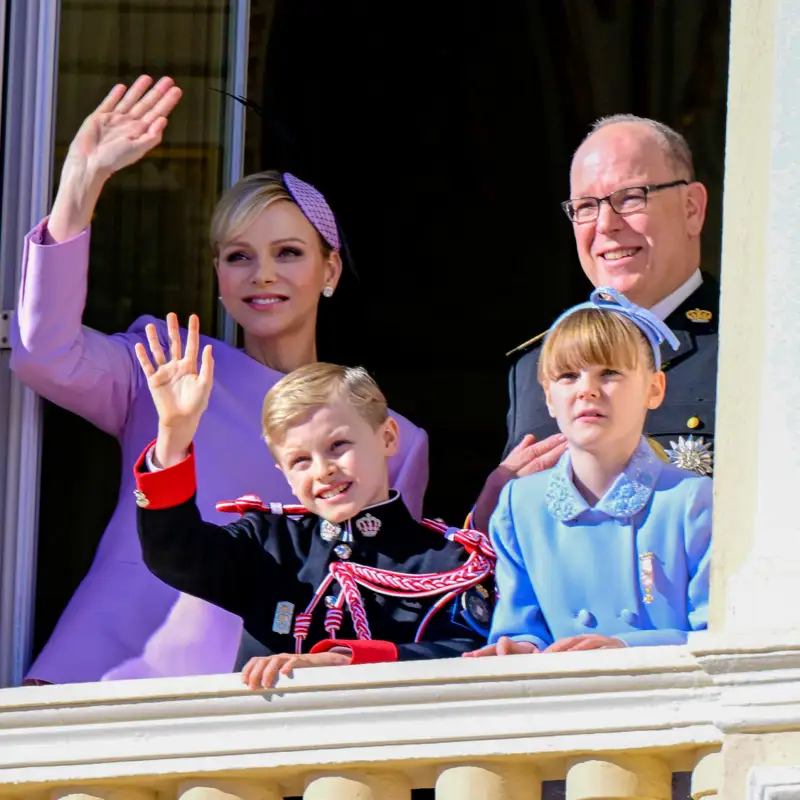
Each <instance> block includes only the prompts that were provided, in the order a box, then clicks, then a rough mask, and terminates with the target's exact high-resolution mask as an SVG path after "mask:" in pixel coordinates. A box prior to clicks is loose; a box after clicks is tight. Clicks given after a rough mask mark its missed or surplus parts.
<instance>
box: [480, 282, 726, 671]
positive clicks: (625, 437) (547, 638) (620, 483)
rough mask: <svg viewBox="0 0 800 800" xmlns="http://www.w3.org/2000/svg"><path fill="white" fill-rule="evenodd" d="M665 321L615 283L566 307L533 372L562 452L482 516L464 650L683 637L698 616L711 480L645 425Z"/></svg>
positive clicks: (702, 623)
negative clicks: (485, 521) (482, 636)
mask: <svg viewBox="0 0 800 800" xmlns="http://www.w3.org/2000/svg"><path fill="white" fill-rule="evenodd" d="M662 342H667V343H669V344H670V345H671V346H672V347H673V349H677V346H678V343H677V340H676V339H675V337H674V335H673V334H672V332H671V331H670V330H669V328H667V327H666V326H665V325H664V323H663V322H661V321H660V320H659V319H658V318H657V317H655V316H654V315H653V314H651V313H650V312H649V311H647V310H645V309H643V308H640V307H639V306H636V305H634V304H633V303H631V302H629V301H628V300H627V299H626V298H625V297H624V296H623V295H621V294H619V293H617V292H616V291H615V290H613V289H607V288H606V289H596V290H595V291H594V292H593V293H592V295H591V299H590V301H589V302H588V303H582V304H581V305H578V306H575V307H574V308H572V309H570V310H569V311H567V312H566V313H565V314H563V315H562V316H561V317H560V318H559V319H558V320H557V321H556V323H555V325H554V326H553V328H552V329H551V332H550V334H549V336H548V339H547V341H546V342H545V345H544V347H543V349H542V354H541V358H540V361H539V381H540V383H541V384H542V387H543V388H544V391H545V396H546V399H547V406H548V409H549V410H550V414H551V415H552V416H553V417H555V419H556V421H557V423H558V427H559V428H560V430H561V432H562V433H563V434H564V436H565V437H566V439H567V442H568V450H567V452H566V453H565V454H564V455H563V456H562V457H561V459H560V460H559V462H558V464H557V465H556V466H555V468H553V469H552V470H549V471H546V472H539V473H536V474H534V475H529V476H526V477H523V478H519V479H517V480H514V481H511V482H510V483H509V484H508V485H507V486H506V487H505V488H504V489H503V492H502V494H501V496H500V501H499V504H498V506H497V508H496V509H495V512H494V514H493V515H492V518H491V522H490V534H491V539H492V543H493V545H494V547H495V549H496V551H497V559H498V560H497V587H498V593H499V600H498V604H497V607H496V610H495V615H494V619H493V622H492V629H491V633H490V636H489V642H490V644H489V645H488V646H487V647H485V648H482V649H480V650H476V651H473V652H472V653H468V654H467V655H470V656H483V655H510V654H515V653H538V652H543V651H547V652H556V651H566V650H592V649H606V648H614V647H633V646H641V645H665V644H683V643H685V642H686V638H687V633H688V631H692V630H701V629H704V628H705V627H706V624H707V607H708V585H709V564H710V545H711V504H712V495H711V486H712V482H711V479H710V478H707V477H700V476H698V475H696V474H694V473H693V472H689V471H686V470H682V469H680V468H678V467H675V466H673V465H671V464H668V463H665V462H664V461H663V460H661V459H660V458H659V457H658V456H657V455H656V453H655V451H654V450H653V448H652V447H651V446H650V444H649V443H648V442H647V440H646V439H645V438H643V436H642V431H643V428H644V421H645V416H646V414H647V411H648V410H649V409H653V408H657V407H658V405H659V404H660V403H661V401H662V400H663V397H664V388H665V378H664V373H663V372H662V371H661V350H660V347H661V344H662Z"/></svg>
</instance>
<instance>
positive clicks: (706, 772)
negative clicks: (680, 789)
mask: <svg viewBox="0 0 800 800" xmlns="http://www.w3.org/2000/svg"><path fill="white" fill-rule="evenodd" d="M721 783H722V754H721V753H709V754H708V755H705V756H703V757H702V758H701V759H700V760H699V761H698V762H697V764H696V766H695V768H694V771H693V772H692V800H700V798H701V797H709V798H716V797H717V796H718V795H719V790H720V784H721Z"/></svg>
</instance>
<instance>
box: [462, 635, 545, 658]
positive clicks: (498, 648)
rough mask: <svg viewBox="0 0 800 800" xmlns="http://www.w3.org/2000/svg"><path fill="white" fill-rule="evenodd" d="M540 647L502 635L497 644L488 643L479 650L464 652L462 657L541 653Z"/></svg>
mask: <svg viewBox="0 0 800 800" xmlns="http://www.w3.org/2000/svg"><path fill="white" fill-rule="evenodd" d="M539 652H541V651H540V650H539V648H538V647H537V646H536V645H535V644H533V643H532V642H515V641H514V640H513V639H512V638H511V637H509V636H501V637H500V638H499V639H498V640H497V643H496V644H487V645H486V647H481V648H480V649H478V650H470V651H469V652H468V653H463V654H462V658H482V657H483V656H521V655H525V654H526V653H539Z"/></svg>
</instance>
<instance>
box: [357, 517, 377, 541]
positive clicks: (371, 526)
mask: <svg viewBox="0 0 800 800" xmlns="http://www.w3.org/2000/svg"><path fill="white" fill-rule="evenodd" d="M382 524H383V523H382V522H381V521H380V520H379V519H378V518H377V517H373V516H372V514H365V515H364V516H363V517H361V519H358V520H356V528H358V532H359V533H360V534H361V535H362V536H366V537H367V538H372V537H373V536H377V535H378V531H379V530H380V529H381V525H382Z"/></svg>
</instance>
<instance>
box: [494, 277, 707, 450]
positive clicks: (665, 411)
mask: <svg viewBox="0 0 800 800" xmlns="http://www.w3.org/2000/svg"><path fill="white" fill-rule="evenodd" d="M718 309H719V284H718V283H717V281H716V280H714V278H712V277H711V276H710V275H707V274H704V275H703V283H702V284H701V285H700V287H698V288H697V289H696V290H695V291H694V292H693V293H692V294H691V295H690V296H689V297H688V298H687V299H686V300H685V301H684V302H683V303H681V305H680V306H679V307H678V308H677V309H676V310H675V311H673V312H672V314H670V315H669V317H667V319H666V320H665V322H666V324H667V325H668V326H669V327H670V328H671V329H672V331H673V332H674V334H675V336H676V337H677V338H678V340H679V342H680V349H679V350H678V351H677V352H675V351H673V350H672V348H671V347H670V346H669V345H668V344H664V345H662V348H661V355H662V359H663V363H664V367H663V368H664V371H665V372H666V375H667V391H666V396H665V398H664V402H663V403H662V405H661V406H660V407H659V408H657V409H655V410H653V411H650V412H649V414H648V415H647V421H646V423H645V435H646V436H648V437H650V438H652V439H655V440H656V441H657V442H658V443H659V444H660V445H661V446H662V447H663V448H664V449H665V450H666V451H667V452H670V458H671V460H673V461H676V463H679V456H677V455H674V454H673V453H672V451H673V447H672V443H675V444H676V445H678V446H679V447H680V446H681V442H680V441H679V440H680V438H681V437H683V439H684V440H688V437H689V436H692V438H693V439H694V440H695V441H696V440H697V439H698V437H702V438H703V440H704V444H706V445H711V444H713V441H714V413H715V407H716V396H717V325H718ZM543 339H544V337H541V338H539V339H538V340H537V341H536V343H535V344H533V345H532V346H531V348H530V349H527V350H526V351H525V352H524V354H523V355H522V356H520V357H519V358H518V359H517V361H516V362H515V363H514V365H513V366H512V367H511V370H510V373H509V397H510V404H509V411H508V441H507V443H506V449H505V455H507V454H508V452H509V451H510V450H511V449H512V448H513V447H514V446H515V445H517V444H518V443H519V442H520V440H521V439H522V438H523V436H525V434H526V433H532V434H534V436H536V438H537V440H542V439H544V438H546V437H548V436H550V435H551V434H553V433H557V432H558V428H557V427H556V423H555V420H554V419H553V418H552V417H551V416H550V414H549V412H548V410H547V406H546V405H545V399H544V391H543V389H542V387H541V385H540V384H539V381H538V380H537V368H538V364H539V352H540V345H541V342H542V341H543ZM505 455H504V457H505Z"/></svg>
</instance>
